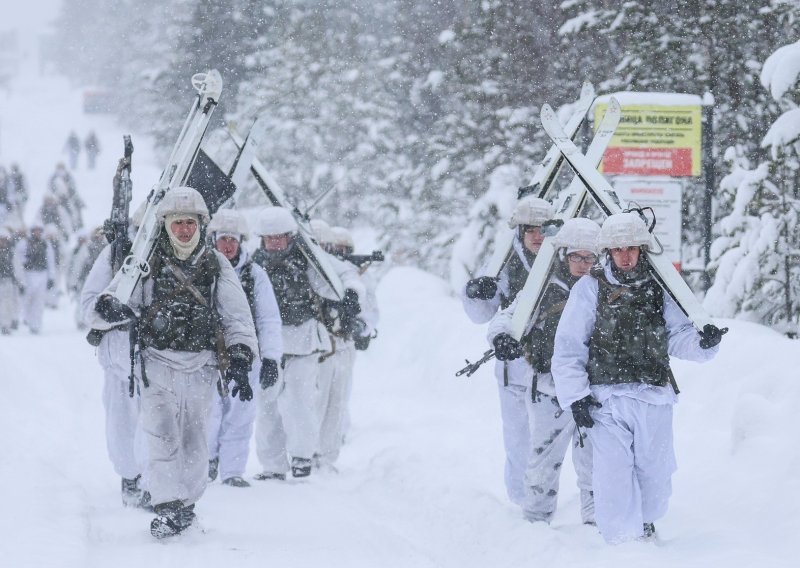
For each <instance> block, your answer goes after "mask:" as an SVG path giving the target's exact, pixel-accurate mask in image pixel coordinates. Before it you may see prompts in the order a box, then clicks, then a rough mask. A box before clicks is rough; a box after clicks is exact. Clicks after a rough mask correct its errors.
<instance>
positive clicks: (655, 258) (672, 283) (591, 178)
mask: <svg viewBox="0 0 800 568" xmlns="http://www.w3.org/2000/svg"><path fill="white" fill-rule="evenodd" d="M587 110H588V108H587ZM584 112H585V111H584ZM573 118H574V116H573ZM620 118H621V108H620V105H619V102H618V101H617V100H616V99H614V98H613V97H612V98H611V100H610V103H609V105H608V109H607V110H606V113H605V115H604V116H603V119H602V120H601V122H600V124H599V126H598V128H597V132H596V134H595V137H594V139H593V140H592V142H591V144H590V145H589V148H588V150H587V152H586V154H585V155H584V154H582V153H581V151H580V149H579V148H578V147H577V146H576V145H575V143H574V142H573V141H572V137H573V135H574V132H573V131H571V129H570V126H571V123H572V121H570V122H569V123H568V124H567V128H566V129H565V128H564V127H562V126H561V123H560V122H559V120H558V117H557V116H556V114H555V112H554V111H553V109H552V108H551V107H550V106H549V105H547V104H545V105H544V106H543V107H542V110H541V120H542V126H543V128H544V130H545V132H546V133H547V135H548V136H549V137H550V139H551V140H552V141H553V146H552V147H551V149H550V152H553V151H554V150H555V151H556V152H557V153H558V154H559V155H560V156H561V157H562V158H563V159H564V160H565V161H566V163H568V164H569V166H570V167H571V168H572V169H573V170H574V172H575V178H574V179H573V180H572V183H571V184H570V185H569V188H568V189H567V190H566V192H564V193H563V195H562V196H561V198H560V199H559V202H558V205H557V208H556V213H555V215H554V225H555V226H558V225H559V224H563V222H564V221H566V220H567V219H571V218H573V217H576V216H578V215H579V214H580V212H581V210H582V208H583V206H584V204H585V202H586V199H587V197H589V196H591V198H592V200H593V201H594V202H595V203H596V204H597V206H598V207H599V208H600V209H601V210H602V211H603V213H604V214H605V215H606V216H608V215H613V214H616V213H622V212H623V211H624V209H623V206H622V204H621V202H620V199H619V197H618V196H617V194H616V193H615V192H614V189H613V187H612V186H611V185H610V184H609V182H608V180H606V178H605V177H604V176H603V175H602V174H601V173H600V172H599V171H597V166H598V164H599V162H600V160H601V159H602V157H603V154H604V153H605V150H606V148H607V147H608V144H609V142H610V141H611V138H612V137H613V135H614V132H615V131H616V128H617V125H618V124H619V121H620ZM550 152H548V157H549V156H550ZM546 162H547V158H545V161H543V162H542V165H544V164H545V163H546ZM541 169H542V167H541V166H540V170H541ZM537 173H538V172H537ZM551 183H552V182H551ZM544 195H546V194H544V193H543V192H540V193H539V196H541V197H543V196H544ZM551 236H552V235H549V236H548V237H546V238H545V239H544V241H543V243H542V246H541V248H540V249H539V252H538V254H537V255H536V258H535V260H534V263H533V265H532V266H531V270H530V272H529V273H528V277H527V279H526V281H525V285H524V286H523V288H522V290H520V292H519V293H518V294H517V299H516V301H517V304H516V307H515V310H514V313H513V314H512V317H511V336H512V337H513V338H514V339H516V340H517V341H519V340H521V339H522V336H523V335H524V334H525V331H526V329H527V327H528V325H529V323H530V320H531V317H532V316H533V314H535V313H536V310H537V308H538V307H539V303H540V302H541V299H542V296H543V292H544V290H545V288H546V286H547V282H548V279H549V277H550V273H551V271H552V267H553V262H554V261H555V260H556V250H555V248H554V247H553V244H552V239H551V238H550V237H551ZM651 239H652V244H651V246H650V247H648V251H647V253H646V255H647V260H648V262H649V270H650V273H651V275H652V276H653V278H655V279H656V281H657V282H658V283H659V285H660V286H661V287H662V288H663V289H664V290H665V291H666V292H667V294H669V296H670V297H671V298H672V299H673V300H674V301H675V303H676V304H677V305H678V307H679V308H680V309H681V311H683V313H684V314H686V316H687V317H688V318H689V320H690V321H691V322H692V324H693V325H694V326H695V327H696V328H697V329H698V330H699V331H702V330H703V329H704V328H705V326H706V325H709V324H712V322H711V319H710V318H709V316H708V314H707V313H706V312H705V310H704V309H703V307H702V306H701V305H700V302H699V301H698V300H697V298H696V297H695V295H694V293H693V292H692V290H691V289H690V288H689V286H688V285H687V284H686V282H684V280H683V278H681V276H680V274H679V273H678V271H677V270H676V269H675V267H674V266H673V265H672V263H671V262H670V261H669V260H668V259H667V258H666V257H664V256H663V255H661V254H656V253H654V252H652V251H661V250H662V247H661V246H659V244H658V241H657V239H656V237H655V235H652V234H651ZM507 255H508V253H506V258H507ZM491 268H492V269H494V267H491ZM500 269H502V265H501V266H500ZM488 274H489V275H491V276H495V277H496V276H497V275H499V270H498V272H497V274H495V273H494V272H492V271H490V272H488ZM712 325H713V324H712ZM493 357H494V351H493V350H491V349H490V350H488V351H486V352H485V353H484V355H483V357H481V359H479V360H478V361H476V362H475V363H470V362H469V361H467V365H466V366H465V367H464V368H463V369H461V370H460V371H458V372H457V373H456V376H460V375H462V374H466V375H467V376H470V375H472V374H473V373H474V372H475V371H477V370H478V368H479V367H480V366H481V365H482V364H483V363H485V362H487V361H489V360H491V359H492V358H493Z"/></svg>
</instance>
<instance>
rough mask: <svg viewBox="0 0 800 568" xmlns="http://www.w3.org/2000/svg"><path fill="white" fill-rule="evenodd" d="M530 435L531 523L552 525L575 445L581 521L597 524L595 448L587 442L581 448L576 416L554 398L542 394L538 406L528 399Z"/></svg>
mask: <svg viewBox="0 0 800 568" xmlns="http://www.w3.org/2000/svg"><path fill="white" fill-rule="evenodd" d="M525 405H526V407H527V409H528V418H529V431H530V444H531V449H530V454H529V456H528V464H527V468H526V470H525V498H524V500H523V502H522V511H523V515H524V516H525V518H526V519H527V520H529V521H545V522H550V520H551V518H552V517H553V513H555V510H556V506H557V504H558V485H559V478H560V477H561V469H562V466H563V463H564V459H565V457H566V454H567V450H568V449H569V446H570V443H571V442H572V464H573V466H574V467H575V473H576V474H577V475H578V488H579V489H580V495H581V520H582V521H583V522H584V523H589V522H594V504H593V501H592V494H591V491H592V448H591V444H590V443H589V440H588V439H584V441H583V445H584V447H583V448H581V447H580V445H579V444H578V436H577V432H576V428H575V422H574V420H573V419H572V413H571V412H569V411H563V410H561V407H560V406H558V402H557V401H556V399H555V398H554V397H552V396H548V395H546V394H543V393H538V396H537V402H533V400H532V398H531V397H530V396H526V397H525Z"/></svg>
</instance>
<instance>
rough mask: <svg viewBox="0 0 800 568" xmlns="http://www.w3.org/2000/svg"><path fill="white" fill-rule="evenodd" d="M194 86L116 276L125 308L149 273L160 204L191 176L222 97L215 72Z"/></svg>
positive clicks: (196, 79) (199, 77)
mask: <svg viewBox="0 0 800 568" xmlns="http://www.w3.org/2000/svg"><path fill="white" fill-rule="evenodd" d="M192 85H193V86H194V88H195V89H196V90H197V99H196V100H195V102H194V103H193V104H192V108H191V109H190V111H189V115H188V116H187V117H186V121H185V122H184V124H183V128H182V129H181V132H180V134H179V135H178V141H177V142H176V143H175V146H174V147H173V149H172V153H171V154H170V156H169V160H168V161H167V165H166V167H165V168H164V170H163V171H162V173H161V178H160V179H159V180H158V183H157V184H156V185H155V186H154V187H153V189H152V190H151V191H150V195H148V197H147V209H146V210H145V214H144V218H143V220H142V224H141V226H140V227H139V231H138V232H137V233H136V237H135V238H134V240H133V245H132V246H131V252H130V254H129V255H128V257H127V258H126V259H125V262H124V263H123V265H122V268H121V269H120V270H119V271H118V272H117V274H116V275H115V276H114V279H115V280H116V281H117V284H116V290H115V292H114V296H115V297H116V298H117V299H118V300H119V301H120V302H122V303H123V304H125V303H127V302H128V300H129V299H130V297H131V294H133V289H134V288H135V287H136V284H137V283H138V282H139V280H141V278H142V277H144V276H147V275H148V274H149V273H150V256H151V255H152V253H153V248H154V247H155V243H156V239H157V238H158V234H159V232H160V231H161V226H160V224H159V222H158V217H157V215H156V211H157V209H158V204H159V203H160V202H161V200H162V199H163V198H164V195H165V194H166V193H167V192H168V191H169V190H170V189H173V188H175V187H178V186H180V185H182V184H184V182H185V179H186V178H187V177H188V175H189V173H190V172H191V170H192V164H193V163H194V160H195V157H196V156H197V152H198V151H199V149H200V142H201V141H202V140H203V135H204V134H205V132H206V128H207V127H208V121H209V119H210V118H211V114H212V113H213V112H214V108H215V107H216V106H217V102H218V101H219V97H220V94H221V93H222V77H221V76H220V74H219V72H217V70H216V69H212V70H210V71H208V72H206V73H198V74H196V75H194V76H193V77H192Z"/></svg>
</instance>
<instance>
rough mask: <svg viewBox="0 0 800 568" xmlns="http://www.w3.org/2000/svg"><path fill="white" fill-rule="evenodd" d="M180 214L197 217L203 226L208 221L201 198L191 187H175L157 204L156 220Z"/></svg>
mask: <svg viewBox="0 0 800 568" xmlns="http://www.w3.org/2000/svg"><path fill="white" fill-rule="evenodd" d="M182 213H186V214H189V215H197V216H198V217H199V218H200V222H201V223H203V224H206V223H208V222H209V220H210V217H209V215H208V207H206V202H205V201H204V200H203V196H202V195H200V192H198V191H197V190H196V189H193V188H191V187H176V188H175V189H172V190H170V191H168V192H167V194H166V195H165V196H164V198H163V199H162V200H161V203H159V204H158V218H159V219H161V220H162V221H163V220H164V219H165V218H166V216H167V215H179V214H182Z"/></svg>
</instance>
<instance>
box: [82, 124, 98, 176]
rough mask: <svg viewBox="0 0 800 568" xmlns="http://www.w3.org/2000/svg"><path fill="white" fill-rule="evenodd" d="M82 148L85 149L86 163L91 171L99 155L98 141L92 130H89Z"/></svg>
mask: <svg viewBox="0 0 800 568" xmlns="http://www.w3.org/2000/svg"><path fill="white" fill-rule="evenodd" d="M83 147H84V148H85V149H86V161H87V163H88V165H89V169H90V170H93V169H94V164H95V160H96V159H97V155H98V154H99V153H100V141H99V140H98V139H97V135H96V134H95V133H94V130H91V131H90V132H89V134H88V135H87V136H86V140H84V141H83Z"/></svg>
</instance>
